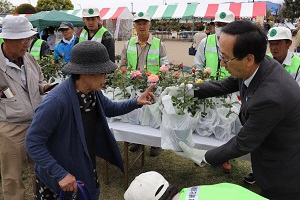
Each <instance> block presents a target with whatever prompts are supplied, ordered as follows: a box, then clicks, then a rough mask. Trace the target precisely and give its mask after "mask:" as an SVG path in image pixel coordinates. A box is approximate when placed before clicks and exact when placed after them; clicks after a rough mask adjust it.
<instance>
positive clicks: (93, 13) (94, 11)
mask: <svg viewBox="0 0 300 200" xmlns="http://www.w3.org/2000/svg"><path fill="white" fill-rule="evenodd" d="M99 14H100V13H99V9H98V8H83V9H82V17H99Z"/></svg>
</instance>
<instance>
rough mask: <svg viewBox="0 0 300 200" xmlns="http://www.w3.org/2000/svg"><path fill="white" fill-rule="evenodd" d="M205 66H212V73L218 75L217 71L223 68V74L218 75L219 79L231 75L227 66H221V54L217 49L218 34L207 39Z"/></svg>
mask: <svg viewBox="0 0 300 200" xmlns="http://www.w3.org/2000/svg"><path fill="white" fill-rule="evenodd" d="M204 55H205V67H209V68H211V75H212V76H214V77H216V73H217V71H219V70H220V69H221V74H220V75H219V76H217V77H216V79H217V80H220V79H223V78H225V77H227V76H230V74H229V72H228V71H227V70H226V69H225V67H221V66H220V60H219V54H218V50H217V40H216V34H212V35H209V36H208V37H207V39H206V44H205V48H204Z"/></svg>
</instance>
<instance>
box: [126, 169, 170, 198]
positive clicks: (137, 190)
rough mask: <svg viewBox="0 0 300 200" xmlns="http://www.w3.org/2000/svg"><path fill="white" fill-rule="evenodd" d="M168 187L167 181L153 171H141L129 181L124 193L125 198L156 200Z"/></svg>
mask: <svg viewBox="0 0 300 200" xmlns="http://www.w3.org/2000/svg"><path fill="white" fill-rule="evenodd" d="M168 187H169V183H168V181H167V180H166V179H165V178H164V177H163V176H162V175H161V174H160V173H157V172H155V171H150V172H146V173H142V174H140V175H139V176H137V177H135V179H134V180H133V181H132V182H131V184H130V186H129V187H128V189H127V190H126V192H125V194H124V199H125V200H141V199H152V200H158V199H159V198H161V197H162V195H163V194H164V193H165V192H166V190H167V189H168Z"/></svg>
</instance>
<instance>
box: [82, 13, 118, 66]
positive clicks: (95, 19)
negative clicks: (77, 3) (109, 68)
mask: <svg viewBox="0 0 300 200" xmlns="http://www.w3.org/2000/svg"><path fill="white" fill-rule="evenodd" d="M82 20H83V22H84V23H85V26H84V28H83V29H82V31H81V34H80V36H79V42H83V41H86V40H92V41H96V42H99V43H102V44H103V45H104V46H105V47H106V49H107V52H108V55H109V58H110V60H111V61H112V62H115V41H114V38H113V36H112V34H111V33H110V32H109V31H108V30H107V29H106V28H105V27H104V26H103V25H102V24H101V23H100V16H99V9H98V8H91V7H89V8H83V9H82Z"/></svg>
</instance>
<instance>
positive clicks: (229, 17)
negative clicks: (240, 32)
mask: <svg viewBox="0 0 300 200" xmlns="http://www.w3.org/2000/svg"><path fill="white" fill-rule="evenodd" d="M234 18H235V16H234V14H233V12H231V11H230V10H223V11H218V12H216V14H215V20H214V22H224V23H230V22H233V21H234Z"/></svg>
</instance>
